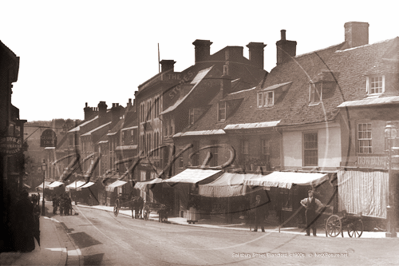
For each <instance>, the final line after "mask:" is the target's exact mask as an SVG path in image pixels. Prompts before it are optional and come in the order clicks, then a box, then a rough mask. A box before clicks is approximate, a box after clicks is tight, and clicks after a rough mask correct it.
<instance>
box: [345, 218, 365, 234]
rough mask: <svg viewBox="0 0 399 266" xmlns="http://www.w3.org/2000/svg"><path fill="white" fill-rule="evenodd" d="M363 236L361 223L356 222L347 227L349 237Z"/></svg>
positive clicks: (360, 221) (359, 221)
mask: <svg viewBox="0 0 399 266" xmlns="http://www.w3.org/2000/svg"><path fill="white" fill-rule="evenodd" d="M362 234H363V221H362V220H357V221H355V222H353V223H351V224H349V225H348V235H349V236H350V237H355V238H359V237H361V236H362Z"/></svg>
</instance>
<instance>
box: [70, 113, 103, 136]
mask: <svg viewBox="0 0 399 266" xmlns="http://www.w3.org/2000/svg"><path fill="white" fill-rule="evenodd" d="M96 119H98V115H97V116H95V117H94V118H92V119H90V120H87V121H85V122H83V123H82V124H80V125H78V126H77V127H74V128H72V129H71V130H69V131H68V133H69V132H78V131H80V128H81V127H82V126H85V125H87V124H89V123H91V122H93V121H94V120H96Z"/></svg>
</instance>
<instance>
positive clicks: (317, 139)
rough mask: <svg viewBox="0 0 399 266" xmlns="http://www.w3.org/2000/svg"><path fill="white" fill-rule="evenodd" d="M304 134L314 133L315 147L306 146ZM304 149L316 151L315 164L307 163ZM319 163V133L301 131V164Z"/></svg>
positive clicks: (316, 164)
mask: <svg viewBox="0 0 399 266" xmlns="http://www.w3.org/2000/svg"><path fill="white" fill-rule="evenodd" d="M306 135H316V147H310V148H309V147H306V142H305V138H306ZM306 151H316V153H317V157H316V160H317V161H316V163H315V164H309V163H307V160H306V159H307V158H309V157H306ZM318 164H319V134H318V133H317V132H306V133H303V166H318Z"/></svg>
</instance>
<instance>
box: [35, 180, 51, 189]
mask: <svg viewBox="0 0 399 266" xmlns="http://www.w3.org/2000/svg"><path fill="white" fill-rule="evenodd" d="M50 184H51V182H49V181H44V188H48V186H49V185H50ZM36 189H43V183H41V184H40V185H38V186H37V187H36Z"/></svg>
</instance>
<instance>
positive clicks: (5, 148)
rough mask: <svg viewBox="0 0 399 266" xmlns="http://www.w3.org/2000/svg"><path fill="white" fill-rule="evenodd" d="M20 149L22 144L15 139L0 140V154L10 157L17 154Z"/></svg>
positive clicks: (18, 139) (19, 140)
mask: <svg viewBox="0 0 399 266" xmlns="http://www.w3.org/2000/svg"><path fill="white" fill-rule="evenodd" d="M21 148H22V142H21V139H20V138H17V137H3V138H1V139H0V152H1V153H4V154H7V155H12V154H16V153H18V152H19V151H20V150H21Z"/></svg>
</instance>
